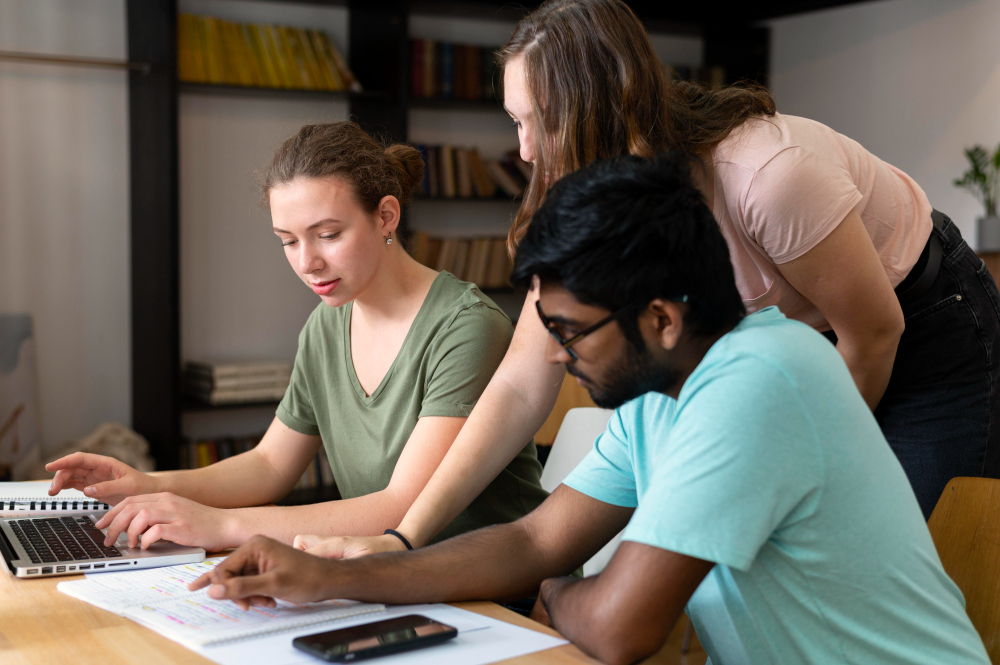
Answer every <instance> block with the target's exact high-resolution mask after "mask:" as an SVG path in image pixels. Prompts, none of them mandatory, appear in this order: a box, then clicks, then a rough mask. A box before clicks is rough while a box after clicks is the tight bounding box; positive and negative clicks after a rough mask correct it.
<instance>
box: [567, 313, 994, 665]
mask: <svg viewBox="0 0 1000 665" xmlns="http://www.w3.org/2000/svg"><path fill="white" fill-rule="evenodd" d="M565 484H566V485H568V486H570V487H572V488H573V489H576V490H577V491H580V492H583V493H584V494H587V495H589V496H591V497H593V498H595V499H597V500H599V501H603V502H606V503H611V504H614V505H619V506H628V507H636V511H635V513H634V515H633V516H632V519H631V521H630V522H629V524H628V527H627V528H626V529H625V534H624V536H623V538H624V540H631V541H635V542H638V543H643V544H646V545H651V546H653V547H660V548H663V549H666V550H671V551H674V552H679V553H681V554H686V555H688V556H692V557H697V558H699V559H705V560H707V561H713V562H715V563H716V564H717V565H716V566H715V567H714V568H713V569H712V572H711V573H709V575H708V577H706V578H705V581H704V582H703V583H702V584H701V586H700V587H698V590H697V591H696V592H695V594H694V595H693V596H692V597H691V600H690V602H689V604H688V608H687V609H688V614H689V615H690V617H691V620H692V621H693V622H694V625H695V628H696V629H697V631H698V637H699V638H700V639H701V641H702V643H703V645H704V646H705V650H706V651H707V652H708V654H709V656H710V657H711V659H712V662H713V663H714V665H736V664H739V663H775V664H778V663H821V664H826V663H852V664H854V663H857V664H862V663H863V664H865V665H873V664H885V665H889V664H890V663H891V664H892V665H898V664H899V663H908V664H913V665H922V664H926V665H941V664H943V663H948V664H949V665H959V664H962V665H965V664H971V663H975V664H976V665H986V664H987V663H989V659H988V657H987V655H986V651H985V648H984V647H983V643H982V640H981V639H980V637H979V635H978V634H977V633H976V631H975V629H974V628H973V626H972V622H971V621H970V620H969V617H968V615H967V614H966V613H965V601H964V599H963V598H962V594H961V592H960V591H959V589H958V587H956V586H955V584H954V583H953V582H952V581H951V579H950V578H949V577H948V576H947V574H946V573H945V572H944V569H943V568H942V566H941V562H940V559H939V558H938V555H937V551H936V550H935V548H934V543H933V541H932V540H931V537H930V533H929V532H928V531H927V525H926V524H925V522H924V519H923V516H922V514H921V512H920V508H919V506H918V505H917V500H916V498H915V497H914V494H913V491H912V490H911V489H910V485H909V483H908V482H907V479H906V476H905V475H904V473H903V470H902V468H901V467H900V465H899V462H898V461H897V460H896V458H895V456H894V455H893V453H892V451H891V450H890V449H889V446H888V444H887V443H886V440H885V438H884V437H883V435H882V433H881V431H880V430H879V428H878V425H877V424H876V422H875V419H874V417H873V416H872V414H871V411H870V410H869V409H868V407H867V405H866V404H865V402H864V400H863V399H862V398H861V396H860V394H859V393H858V391H857V388H855V386H854V382H853V380H852V379H851V376H850V373H849V372H848V371H847V367H846V366H845V365H844V362H843V360H842V359H841V357H840V355H839V354H838V353H837V351H836V349H835V348H834V347H833V345H831V344H830V343H829V342H828V341H827V340H826V339H824V338H823V337H822V336H821V335H819V334H818V333H816V332H815V331H813V330H812V329H810V328H809V327H807V326H805V325H803V324H801V323H798V322H795V321H791V320H789V319H786V318H785V317H784V316H783V315H782V314H781V313H780V312H779V311H778V310H777V309H776V308H774V307H769V308H767V309H764V310H761V311H760V312H757V313H756V314H752V315H750V316H748V317H746V318H745V319H744V320H743V321H742V322H741V323H740V324H739V325H738V326H737V327H736V328H735V329H734V330H733V331H731V332H730V333H728V334H727V335H725V336H723V337H722V338H721V339H720V340H719V341H718V342H716V343H715V344H714V345H713V346H712V348H711V349H710V350H709V351H708V353H707V354H705V357H704V359H703V360H702V362H701V363H700V364H699V365H698V367H697V368H696V369H695V371H694V372H693V373H692V374H691V376H690V377H688V379H687V380H686V381H685V382H684V385H683V387H682V389H681V391H680V394H679V396H678V399H677V400H674V399H672V398H670V397H667V396H665V395H660V394H656V393H650V394H647V395H645V396H643V397H640V398H638V399H635V400H633V401H631V402H629V403H627V404H625V405H624V406H622V407H621V408H620V409H618V410H617V411H616V412H615V414H614V416H612V418H611V421H610V423H609V424H608V429H607V431H606V432H605V433H604V434H603V435H601V437H600V438H599V439H598V440H597V443H596V445H595V448H594V450H593V451H591V452H590V453H589V454H588V456H587V457H586V458H585V459H584V460H583V461H582V462H581V463H580V465H579V466H578V467H577V468H576V469H575V470H574V471H573V472H572V473H571V474H570V476H569V477H568V478H567V479H566V480H565Z"/></svg>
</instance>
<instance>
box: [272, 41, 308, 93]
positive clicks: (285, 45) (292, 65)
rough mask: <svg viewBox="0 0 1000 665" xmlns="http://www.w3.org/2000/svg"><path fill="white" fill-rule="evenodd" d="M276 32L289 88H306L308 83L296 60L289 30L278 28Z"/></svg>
mask: <svg viewBox="0 0 1000 665" xmlns="http://www.w3.org/2000/svg"><path fill="white" fill-rule="evenodd" d="M275 30H276V32H277V35H278V53H279V54H281V65H282V67H284V69H285V74H286V75H287V76H288V80H289V83H290V86H289V87H291V88H300V89H301V88H305V87H306V81H304V80H303V79H302V70H301V69H300V68H299V63H298V60H296V59H295V51H294V50H293V49H292V41H291V39H290V37H289V31H288V28H284V27H281V26H278V27H276V28H275Z"/></svg>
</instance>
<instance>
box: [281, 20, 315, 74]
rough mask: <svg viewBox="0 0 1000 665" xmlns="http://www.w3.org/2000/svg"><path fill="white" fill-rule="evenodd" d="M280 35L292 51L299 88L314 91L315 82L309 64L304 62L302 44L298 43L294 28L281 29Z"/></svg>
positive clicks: (304, 55)
mask: <svg viewBox="0 0 1000 665" xmlns="http://www.w3.org/2000/svg"><path fill="white" fill-rule="evenodd" d="M281 31H282V34H284V35H285V38H286V39H287V40H288V45H289V47H290V48H291V50H292V61H293V62H294V63H295V66H296V67H297V68H298V70H299V78H300V79H301V80H302V85H301V87H303V88H305V89H306V90H316V89H317V87H318V86H317V85H316V81H315V80H314V78H313V74H312V71H310V69H309V63H307V62H306V54H305V50H304V49H303V48H302V42H301V41H299V33H298V31H297V29H296V28H288V27H283V28H281Z"/></svg>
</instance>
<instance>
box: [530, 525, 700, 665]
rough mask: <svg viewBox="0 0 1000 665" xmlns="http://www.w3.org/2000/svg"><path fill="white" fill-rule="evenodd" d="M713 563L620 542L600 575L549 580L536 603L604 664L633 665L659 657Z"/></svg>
mask: <svg viewBox="0 0 1000 665" xmlns="http://www.w3.org/2000/svg"><path fill="white" fill-rule="evenodd" d="M714 565H715V564H714V563H713V562H711V561H704V560H702V559H695V558H693V557H689V556H685V555H683V554H678V553H676V552H671V551H670V550H664V549H660V548H658V547H652V546H650V545H643V544H641V543H634V542H628V541H626V542H623V543H622V544H621V546H620V547H619V548H618V550H617V551H616V552H615V555H614V557H613V558H612V559H611V562H610V563H609V564H608V567H607V568H605V569H604V571H603V572H602V573H601V574H600V575H595V576H593V577H588V578H586V579H584V580H577V579H574V578H565V577H564V578H558V579H549V580H546V581H545V582H544V583H543V584H542V589H541V594H540V596H539V600H540V601H541V603H542V604H543V605H544V606H545V609H546V611H547V613H548V616H549V619H550V621H551V623H552V625H553V626H554V627H555V628H556V630H558V631H559V632H560V633H562V634H563V635H564V636H566V637H567V638H568V639H569V640H571V641H572V642H573V643H574V644H576V645H577V646H579V647H580V648H581V649H583V650H584V651H586V652H587V653H589V654H590V655H592V656H594V657H596V658H597V659H598V660H601V661H602V662H605V663H613V664H618V663H620V664H622V665H625V664H626V663H634V662H638V661H639V660H642V659H644V658H646V657H648V656H651V655H652V654H653V653H655V652H656V651H658V650H659V649H660V647H662V646H663V643H664V642H665V641H666V639H667V635H669V634H670V630H671V629H672V628H673V627H674V624H675V623H677V618H678V617H679V616H680V614H681V611H682V610H683V609H684V605H685V604H687V602H688V599H690V598H691V596H692V595H693V594H694V592H695V590H696V589H697V588H698V585H699V584H701V582H702V580H703V579H705V576H706V575H708V573H709V572H710V571H711V570H712V567H713V566H714Z"/></svg>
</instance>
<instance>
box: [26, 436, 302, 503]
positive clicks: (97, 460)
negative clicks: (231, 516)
mask: <svg viewBox="0 0 1000 665" xmlns="http://www.w3.org/2000/svg"><path fill="white" fill-rule="evenodd" d="M320 445H322V441H321V440H320V438H319V437H318V436H308V435H305V434H300V433H298V432H296V431H294V430H292V429H289V428H288V427H286V426H285V425H284V423H282V422H281V421H280V420H278V419H277V418H275V419H274V420H273V421H272V422H271V426H270V427H268V429H267V433H265V434H264V438H263V439H261V442H260V443H259V444H258V445H257V447H256V448H254V449H253V450H250V451H248V452H245V453H242V454H240V455H235V456H233V457H230V458H228V459H225V460H223V461H221V462H218V463H216V464H213V465H211V466H207V467H204V468H201V469H192V470H186V471H167V472H164V473H159V474H156V475H150V474H146V473H142V472H140V471H136V470H135V469H133V468H132V467H130V466H128V465H127V464H124V463H122V462H119V461H118V460H116V459H114V458H111V457H105V456H104V455H93V454H90V453H73V454H72V455H67V456H65V457H62V458H60V459H58V460H56V461H54V462H50V463H49V464H47V465H46V467H45V468H46V469H48V470H49V471H55V477H54V478H53V479H52V486H51V487H50V489H49V493H50V494H55V493H56V492H58V491H59V490H61V489H62V488H64V487H70V488H73V489H78V490H82V491H83V492H85V493H86V494H87V495H88V496H91V497H94V498H95V499H100V500H101V501H104V502H105V503H108V504H111V505H117V504H120V503H121V502H122V501H124V500H125V499H126V498H128V497H131V496H137V495H143V494H153V493H158V492H170V493H172V494H175V495H177V496H181V497H184V498H187V499H191V500H192V501H197V502H199V503H201V504H204V505H207V506H215V507H218V508H231V507H234V506H253V505H259V504H263V503H271V502H273V501H276V500H278V499H280V498H281V497H283V496H285V495H286V494H288V491H289V490H290V489H291V488H292V487H293V486H294V485H295V481H296V480H298V478H299V477H300V476H301V475H302V472H303V471H305V469H306V467H308V466H309V461H310V460H311V459H312V458H313V457H314V456H315V455H316V451H317V450H319V447H320Z"/></svg>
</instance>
